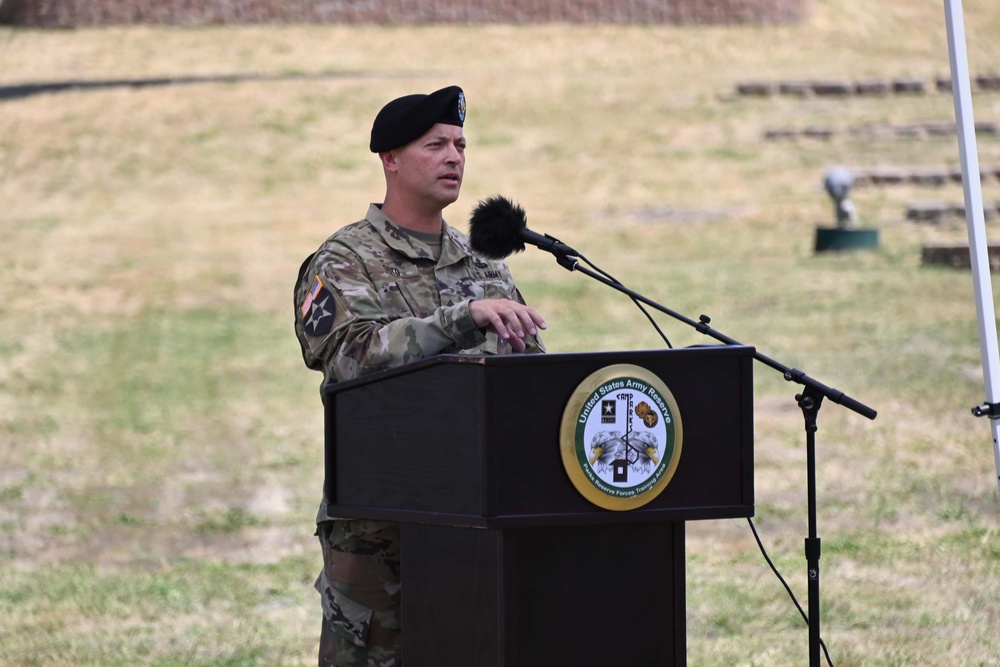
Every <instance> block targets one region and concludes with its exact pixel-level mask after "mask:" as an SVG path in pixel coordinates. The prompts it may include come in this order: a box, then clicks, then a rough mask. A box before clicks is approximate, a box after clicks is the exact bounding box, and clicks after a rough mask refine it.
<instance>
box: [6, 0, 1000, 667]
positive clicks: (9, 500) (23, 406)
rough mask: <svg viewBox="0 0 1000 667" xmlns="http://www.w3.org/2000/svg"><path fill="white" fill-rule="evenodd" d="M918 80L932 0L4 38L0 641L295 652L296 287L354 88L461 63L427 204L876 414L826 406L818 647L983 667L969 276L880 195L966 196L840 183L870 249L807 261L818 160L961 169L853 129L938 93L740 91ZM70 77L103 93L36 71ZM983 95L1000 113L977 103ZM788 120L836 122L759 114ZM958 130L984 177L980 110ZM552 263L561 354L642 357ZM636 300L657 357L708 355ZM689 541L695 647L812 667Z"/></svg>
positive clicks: (995, 531)
mask: <svg viewBox="0 0 1000 667" xmlns="http://www.w3.org/2000/svg"><path fill="white" fill-rule="evenodd" d="M965 18H966V26H967V32H968V44H969V59H970V64H971V69H972V71H973V74H997V73H1000V5H998V4H997V3H996V2H995V0H967V1H966V2H965ZM947 76H948V51H947V44H946V33H945V24H944V12H943V6H942V4H941V3H939V2H932V1H931V0H885V1H884V2H879V3H873V2H862V1H861V0H842V1H839V2H833V1H832V0H816V2H815V3H814V11H813V15H812V17H811V18H810V19H809V20H808V21H807V22H806V23H804V24H802V25H797V26H782V27H767V28H765V27H730V28H686V29H677V28H670V27H661V26H614V27H611V26H608V27H602V26H561V25H544V26H518V27H512V26H500V25H493V26H421V27H409V28H406V27H376V26H351V27H347V26H325V27H309V26H274V27H252V28H250V27H248V28H202V29H186V30H173V29H167V28H157V29H152V28H130V29H117V28H116V29H105V30H80V31H52V32H39V31H25V30H11V29H9V28H4V29H0V252H2V259H3V268H2V274H0V275H2V276H3V280H2V281H0V665H3V666H7V665H9V666H12V667H13V666H17V667H22V666H33V665H57V664H59V665H61V664H74V665H95V666H96V665H99V666H102V667H106V666H119V665H156V666H158V667H166V666H171V665H185V666H190V665H198V666H206V667H207V666H223V665H225V666H236V665H239V666H244V665H259V666H273V665H303V664H313V661H314V658H313V656H314V651H315V643H316V637H317V634H318V629H319V622H318V619H319V616H318V614H319V606H318V600H317V597H316V596H315V594H314V593H313V591H312V588H311V587H312V581H313V579H314V577H315V574H316V572H317V568H318V560H319V554H318V550H317V547H316V545H315V541H314V538H313V537H312V518H313V515H314V512H315V507H316V504H317V501H318V499H319V493H320V487H321V482H322V480H321V476H322V474H321V462H322V451H321V439H322V419H321V413H320V405H319V400H318V392H317V389H318V382H319V376H318V375H317V374H315V373H311V372H308V371H306V370H305V368H304V367H303V366H302V363H301V358H300V356H299V351H298V348H297V344H296V342H295V340H294V336H293V334H292V328H291V322H292V306H291V303H290V295H291V287H292V282H293V278H294V275H295V272H296V270H297V268H298V265H299V262H300V261H301V259H302V258H303V257H304V256H305V255H306V254H308V253H309V252H311V251H312V250H313V249H314V248H315V247H316V245H318V243H319V242H320V241H321V240H322V239H324V238H325V237H326V236H327V235H328V234H329V233H331V232H332V231H333V230H334V229H336V228H337V227H339V226H341V225H343V224H346V223H348V222H352V221H354V220H356V219H358V218H359V217H361V215H363V213H364V211H365V209H366V207H367V204H368V202H369V201H374V200H378V199H379V198H380V197H381V196H382V189H381V188H382V186H381V174H380V172H379V168H378V164H377V160H375V158H373V157H372V156H371V155H370V154H369V153H368V152H367V136H368V130H369V128H370V122H371V119H372V117H373V115H374V113H375V112H376V111H377V109H378V108H379V106H380V105H381V104H382V103H383V102H384V101H386V100H388V99H389V98H391V97H393V96H396V95H400V94H405V93H408V92H413V91H430V90H433V89H435V88H438V87H442V86H445V85H449V84H452V83H456V84H459V85H461V86H463V87H464V88H465V90H466V92H467V94H468V99H469V119H468V122H467V125H466V135H467V137H468V138H469V146H470V148H469V164H468V168H467V178H466V182H465V186H464V190H463V196H462V198H461V199H460V201H459V202H458V203H456V204H455V205H454V206H453V207H451V208H450V209H449V210H448V211H446V214H447V216H448V219H449V220H450V221H451V222H452V223H454V224H456V225H460V226H464V221H465V220H467V218H468V214H469V212H470V211H471V210H472V208H473V207H474V206H475V204H476V202H477V201H478V200H479V199H481V198H483V197H485V196H488V195H491V194H495V193H501V194H505V195H507V196H510V197H512V198H514V199H516V200H518V201H519V202H520V203H521V204H522V205H523V206H524V207H525V209H526V210H527V212H528V215H529V221H530V224H531V226H532V227H533V228H534V229H536V230H540V231H546V232H549V233H551V234H554V235H556V236H559V237H560V238H562V239H563V240H564V241H566V242H567V243H570V244H571V245H573V246H574V247H576V248H578V249H580V250H582V251H583V252H585V253H586V255H587V256H588V257H589V258H590V259H591V260H592V261H594V262H595V263H596V264H598V265H600V266H601V267H602V268H604V269H606V270H608V271H609V272H610V273H612V274H614V275H615V276H616V277H618V278H619V279H620V280H621V281H622V282H624V283H625V284H627V285H628V286H630V287H632V288H634V289H636V290H638V291H640V292H642V293H644V294H646V295H648V296H650V297H651V298H653V299H656V300H657V301H660V302H662V303H663V304H664V305H666V306H668V307H670V308H673V309H674V310H676V311H679V312H681V313H683V314H686V315H687V316H689V317H697V316H698V315H699V314H701V313H706V314H709V315H710V316H712V318H713V324H714V325H715V326H716V328H717V329H718V330H720V331H722V332H723V333H725V334H728V335H730V336H732V337H734V338H736V339H737V340H740V341H742V342H744V343H747V344H752V345H755V346H756V347H757V348H758V349H759V350H761V351H762V352H763V353H765V354H767V355H768V356H771V357H773V358H776V359H778V360H779V361H782V362H783V363H785V364H787V365H790V366H795V367H798V368H801V369H803V370H805V371H806V372H807V373H809V375H811V376H813V377H815V378H817V379H819V380H821V381H823V382H825V383H827V384H830V385H832V386H834V387H837V388H839V389H841V390H843V391H845V392H847V393H848V394H849V395H851V396H853V397H855V398H857V399H859V400H861V401H863V402H865V403H867V404H868V405H871V406H872V407H874V408H875V409H877V410H878V411H879V416H878V418H877V419H876V420H875V421H869V420H867V419H864V418H862V417H860V416H858V415H856V414H854V413H851V412H849V411H848V410H845V409H844V408H842V407H840V406H838V405H836V404H831V403H827V404H825V405H824V408H823V410H822V411H821V414H820V418H819V426H820V430H819V433H818V442H819V449H818V451H819V457H818V458H819V466H818V479H819V517H818V519H819V534H820V537H822V538H823V545H824V552H823V560H822V563H823V568H824V577H823V591H822V592H823V635H824V638H825V640H826V643H827V645H828V647H829V649H830V652H831V657H832V659H833V662H834V664H835V665H838V666H840V667H852V666H853V667H861V666H864V667H871V666H880V667H900V666H904V665H907V666H909V665H912V666H919V667H934V666H937V667H951V666H955V665H998V664H1000V658H998V657H997V656H998V655H1000V644H998V640H997V636H996V628H997V627H1000V502H998V497H997V487H996V481H995V469H994V463H993V455H992V449H991V442H990V434H989V427H988V424H987V423H985V421H984V420H977V419H975V418H973V417H972V416H971V414H970V411H969V408H971V407H972V406H973V405H976V404H978V403H980V402H981V401H982V400H983V387H982V374H981V371H980V369H979V348H978V341H977V333H976V314H975V305H974V300H973V293H972V282H971V278H970V276H969V274H968V272H966V271H962V270H953V269H948V268H942V267H934V266H925V265H922V263H921V259H920V252H921V247H922V245H923V244H925V243H929V242H963V241H964V240H965V238H966V233H965V229H964V224H963V223H962V221H961V220H957V221H955V222H954V223H953V224H936V225H930V224H919V223H914V222H912V221H907V220H906V219H905V210H906V205H907V204H908V203H909V202H913V201H927V200H941V201H953V202H955V203H960V202H961V200H962V192H961V187H960V186H959V185H958V184H954V183H951V184H946V185H941V186H935V187H928V186H922V185H913V184H900V185H891V186H865V187H860V186H859V187H858V188H856V189H855V191H854V192H853V197H852V198H853V200H854V202H855V205H856V207H857V210H858V214H859V221H860V223H861V224H863V225H865V226H871V227H877V228H878V229H879V232H880V246H879V248H878V250H877V251H869V252H855V253H840V254H836V253H835V254H825V253H824V254H816V253H814V252H813V240H814V229H815V227H816V225H817V224H829V223H830V222H831V221H832V215H833V213H832V206H831V204H830V201H829V199H828V197H827V195H826V194H825V192H824V191H823V188H822V186H821V181H822V178H823V175H824V173H825V171H826V170H827V169H829V168H831V167H834V166H847V167H850V168H854V169H857V170H872V169H877V168H889V167H900V168H914V169H916V168H924V169H930V168H938V167H949V168H955V167H957V166H958V147H957V142H956V141H955V138H954V136H945V137H940V136H931V137H920V138H917V137H911V136H902V135H896V134H892V133H889V134H888V135H887V134H885V133H882V134H878V135H877V136H873V135H871V134H866V133H864V132H859V131H857V130H858V129H859V128H866V127H868V128H871V127H883V128H885V127H904V126H909V125H913V124H916V123H925V122H932V121H934V122H948V121H951V122H953V121H954V109H953V106H952V100H951V96H950V95H948V94H946V93H939V92H937V91H935V90H934V87H933V84H931V85H930V90H929V91H928V92H927V93H926V94H923V95H886V96H881V97H857V96H851V97H806V98H799V97H792V96H787V95H775V96H771V97H767V98H751V97H746V96H739V95H737V94H735V87H736V85H737V83H739V82H742V81H750V80H753V81H771V82H777V81H803V80H832V81H858V80H869V79H887V80H888V79H892V78H916V79H921V80H925V81H928V82H933V81H934V79H935V78H936V77H947ZM181 77H186V78H187V79H186V80H185V81H184V82H178V83H176V84H174V85H148V86H135V85H132V86H130V85H119V84H116V85H112V84H111V82H115V81H119V82H120V81H123V80H156V79H160V78H181ZM226 77H228V78H226ZM59 82H92V83H93V82H105V84H106V85H92V86H91V87H89V88H81V87H77V88H70V89H66V90H61V91H50V92H43V93H38V94H28V93H30V92H31V89H30V88H27V87H26V86H28V85H29V84H45V83H50V84H51V83H59ZM19 86H20V88H18V87H19ZM17 91H20V93H21V94H14V93H15V92H17ZM974 103H975V114H976V120H977V121H980V122H984V123H989V122H997V123H1000V92H986V91H984V92H977V93H976V95H975V97H974ZM810 127H811V128H817V127H824V128H834V129H835V130H837V131H836V132H835V133H834V135H833V136H832V137H830V138H828V139H819V138H812V137H802V138H799V139H795V140H782V141H774V140H765V138H764V136H765V133H766V132H767V131H768V130H772V129H779V128H796V129H804V128H810ZM979 155H980V161H981V162H982V163H983V164H984V165H1000V137H998V136H993V135H990V134H986V133H984V134H982V135H981V136H980V138H979ZM984 197H985V198H986V200H987V201H988V202H991V203H992V202H995V201H997V200H1000V181H998V180H997V179H996V178H988V179H986V180H985V181H984ZM995 224H997V223H995V222H993V223H991V225H995ZM989 234H990V235H991V236H993V235H995V234H996V231H995V229H993V228H992V227H991V228H990V229H989ZM541 255H543V253H537V252H536V253H531V252H526V253H524V254H522V255H518V256H516V257H513V258H512V259H511V264H512V266H513V268H514V270H515V273H516V275H517V276H518V278H519V283H520V284H521V287H522V291H523V292H524V293H525V296H526V298H527V299H528V300H529V301H530V302H531V303H532V304H533V305H535V306H536V307H537V308H538V309H539V310H540V311H541V312H543V314H545V316H546V318H547V320H548V323H549V330H548V334H547V337H546V342H547V345H548V347H549V349H550V350H551V351H553V352H568V351H587V350H618V349H649V348H657V347H661V346H662V341H660V340H659V339H658V337H657V336H656V334H655V332H654V331H653V330H652V328H651V327H649V326H648V325H647V324H646V322H645V320H644V318H643V317H642V315H641V314H640V313H639V312H638V311H637V310H636V309H635V307H634V306H633V305H632V304H631V303H630V302H628V300H627V299H625V298H624V297H622V296H621V295H618V294H617V293H615V292H613V291H611V290H609V289H607V288H605V287H602V286H600V285H597V284H596V283H593V281H589V280H588V279H587V278H585V277H584V276H581V275H579V274H570V273H567V272H565V271H564V270H563V269H561V268H559V267H558V266H556V265H555V264H554V262H552V261H551V258H550V257H549V256H547V255H545V256H541ZM659 319H660V323H661V326H663V328H664V329H665V331H666V333H667V335H668V336H669V337H670V339H671V342H672V343H673V344H674V345H675V346H677V347H680V346H686V345H692V344H698V343H703V342H707V341H706V340H705V339H704V337H702V336H701V335H699V334H697V333H696V332H694V331H693V330H690V329H688V328H687V327H685V326H683V325H681V324H679V323H677V322H674V321H673V320H670V319H669V318H666V317H662V318H659ZM755 373H756V377H755V410H756V417H755V430H756V442H755V449H756V452H755V454H756V473H755V481H756V512H757V516H756V519H755V521H756V524H757V526H758V528H759V529H760V532H761V536H762V538H763V540H764V542H765V544H766V545H767V546H768V548H769V550H770V554H771V556H772V557H773V559H774V560H775V562H776V563H777V565H778V567H779V568H780V569H781V570H782V572H783V573H784V575H785V576H786V577H787V579H788V580H789V584H790V585H791V586H792V588H793V589H794V590H795V591H796V593H797V594H798V596H799V598H800V601H801V602H802V603H803V605H804V604H805V601H806V578H805V562H804V556H803V554H802V539H803V538H804V537H805V534H806V530H807V528H806V493H805V489H806V469H805V450H804V445H803V442H804V433H803V429H802V418H801V414H800V413H799V411H798V408H797V407H796V405H795V401H794V398H793V396H794V394H795V393H796V391H797V386H795V385H791V384H789V383H786V382H785V381H784V380H782V379H781V378H780V377H778V376H777V374H776V373H775V372H773V371H771V370H769V369H767V368H766V367H764V366H762V365H758V366H757V368H756V370H755ZM400 408H401V409H405V406H400ZM688 550H689V560H688V608H689V616H688V642H689V664H691V665H696V666H702V665H704V666H718V667H730V666H733V665H753V666H755V667H765V666H772V665H773V666H778V665H781V666H784V665H794V664H799V665H801V664H805V663H806V656H807V632H806V628H805V625H804V624H803V622H802V620H801V619H800V618H799V616H798V614H797V612H796V611H795V609H794V608H793V606H792V605H791V603H790V602H789V601H788V599H787V597H786V595H785V593H784V591H783V589H782V588H781V586H780V584H779V583H778V582H777V581H776V580H775V578H774V577H773V576H772V574H771V573H770V571H769V570H768V569H767V567H766V565H765V563H764V561H763V559H762V557H761V556H760V555H759V553H758V551H757V548H756V545H755V543H754V541H753V537H752V535H751V534H750V531H749V529H748V527H747V525H746V523H745V522H742V521H717V522H714V521H713V522H703V523H692V524H689V526H688Z"/></svg>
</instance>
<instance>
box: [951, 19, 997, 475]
mask: <svg viewBox="0 0 1000 667" xmlns="http://www.w3.org/2000/svg"><path fill="white" fill-rule="evenodd" d="M944 10H945V19H946V22H947V27H948V56H949V59H950V60H951V90H952V96H953V97H954V101H955V120H956V127H957V129H958V151H959V157H960V158H961V161H962V187H963V189H964V191H965V222H966V226H967V227H968V232H969V256H970V260H971V263H972V282H973V287H974V290H975V296H976V315H977V317H978V320H979V350H980V356H981V357H982V366H983V385H984V388H985V390H986V403H984V404H982V405H979V406H976V407H975V408H973V409H972V413H973V414H974V415H976V416H977V417H989V420H990V428H991V430H992V432H993V461H994V464H995V469H996V472H997V488H998V490H1000V444H998V443H1000V405H998V397H1000V384H998V383H1000V352H998V346H997V327H996V314H995V312H994V309H993V287H992V284H991V282H990V262H989V250H988V244H987V241H986V219H985V214H984V212H983V190H982V182H981V180H980V179H981V176H980V172H979V156H978V152H977V148H976V125H975V121H974V120H973V117H972V86H971V84H970V80H969V58H968V53H967V52H966V41H965V19H964V17H963V14H962V2H961V0H945V2H944Z"/></svg>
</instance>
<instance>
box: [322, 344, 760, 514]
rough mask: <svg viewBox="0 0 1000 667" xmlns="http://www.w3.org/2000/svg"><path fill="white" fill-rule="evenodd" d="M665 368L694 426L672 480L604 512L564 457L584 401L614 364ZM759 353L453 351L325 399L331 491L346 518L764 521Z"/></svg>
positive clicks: (688, 426)
mask: <svg viewBox="0 0 1000 667" xmlns="http://www.w3.org/2000/svg"><path fill="white" fill-rule="evenodd" d="M622 363H624V364H634V365H637V366H640V367H642V368H644V369H647V370H648V371H650V372H652V373H654V374H655V375H656V376H657V377H659V378H660V379H661V380H662V381H663V383H664V384H665V385H666V386H667V388H668V389H669V390H670V392H671V393H672V394H673V396H674V398H675V400H676V402H677V408H678V414H679V415H680V419H681V421H682V423H683V439H682V440H683V441H682V444H681V455H680V459H679V463H678V466H677V469H676V472H675V474H674V476H673V478H672V479H671V480H670V482H669V484H667V485H666V487H665V488H664V489H663V490H662V492H661V493H660V494H659V495H658V496H657V497H656V498H655V499H653V500H652V501H651V502H650V503H649V504H647V505H645V506H643V507H641V508H639V509H634V510H631V511H627V512H616V511H610V510H605V509H602V508H599V507H596V506H595V505H594V504H592V503H591V502H590V501H588V500H587V499H586V498H584V497H583V496H582V495H581V494H580V492H579V491H577V489H576V488H575V487H574V486H573V484H572V483H571V481H570V479H569V477H568V475H567V474H566V471H565V468H564V466H563V463H562V458H561V453H560V426H561V420H562V413H563V410H564V409H565V407H566V405H567V403H568V401H569V400H570V397H571V395H572V394H573V392H574V391H575V390H576V388H577V387H578V386H579V385H580V383H581V382H583V380H584V379H585V378H587V376H588V375H590V374H591V373H593V372H595V371H598V370H600V369H602V368H605V367H607V366H610V365H613V364H622ZM752 365H753V349H752V348H748V347H742V346H708V347H698V348H687V349H682V350H663V351H652V352H615V353H594V354H544V355H509V356H504V357H457V356H442V357H436V358H434V359H430V360H425V361H423V362H419V363H417V364H413V365H411V366H408V367H401V368H399V369H393V370H392V371H387V372H385V373H381V374H378V375H377V376H372V377H371V378H366V379H363V380H357V381H353V382H351V383H346V384H344V385H342V386H341V385H333V386H331V387H329V388H328V390H327V392H326V393H325V403H326V415H327V430H326V432H327V444H326V473H327V477H326V484H327V487H326V491H327V496H328V498H329V499H330V501H331V503H332V506H333V511H334V513H335V514H336V515H338V516H345V517H358V518H372V519H384V520H394V521H416V522H422V523H437V524H446V525H468V526H518V525H524V526H530V525H573V524H595V523H616V522H636V521H654V520H655V521H663V520H669V521H674V520H691V519H717V518H734V517H747V516H752V515H753V420H752V415H753V378H752Z"/></svg>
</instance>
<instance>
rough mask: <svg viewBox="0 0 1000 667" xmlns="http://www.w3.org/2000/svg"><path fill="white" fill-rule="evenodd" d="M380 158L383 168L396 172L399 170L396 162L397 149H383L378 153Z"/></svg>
mask: <svg viewBox="0 0 1000 667" xmlns="http://www.w3.org/2000/svg"><path fill="white" fill-rule="evenodd" d="M378 159H379V160H381V161H382V168H383V169H385V170H386V171H389V172H393V173H395V172H396V171H397V170H398V166H397V164H396V151H383V152H381V153H379V154H378Z"/></svg>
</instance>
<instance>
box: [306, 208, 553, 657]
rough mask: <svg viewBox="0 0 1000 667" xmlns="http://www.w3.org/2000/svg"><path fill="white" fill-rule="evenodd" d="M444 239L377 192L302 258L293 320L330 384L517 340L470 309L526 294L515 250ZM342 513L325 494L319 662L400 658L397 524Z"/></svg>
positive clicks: (454, 233) (494, 349)
mask: <svg viewBox="0 0 1000 667" xmlns="http://www.w3.org/2000/svg"><path fill="white" fill-rule="evenodd" d="M436 251H437V249H436V248H434V247H432V246H431V245H429V244H428V243H426V242H425V241H423V240H421V239H420V238H419V237H418V236H416V235H411V234H410V233H408V232H406V231H405V230H404V229H402V228H400V227H398V226H396V225H395V224H393V223H392V222H391V221H390V220H389V219H388V218H386V217H385V215H383V214H382V211H381V209H380V207H379V206H378V205H376V204H372V205H371V207H369V209H368V214H367V216H366V218H365V219H364V220H361V221H359V222H356V223H354V224H352V225H348V226H346V227H344V228H343V229H341V230H339V231H338V232H336V233H335V234H334V235H333V236H331V237H330V238H329V239H327V240H326V242H325V243H323V245H322V246H320V248H319V250H317V251H316V253H314V254H313V255H311V256H310V257H309V258H307V259H306V261H305V262H303V264H302V267H301V269H300V271H299V281H298V284H297V286H296V290H295V331H296V335H297V336H298V338H299V342H300V344H301V346H302V355H303V359H304V360H305V363H306V365H307V366H308V367H309V368H312V369H314V370H318V371H321V372H322V373H323V384H326V383H327V382H337V381H343V380H349V379H352V378H356V377H360V376H362V375H365V374H367V373H372V372H374V371H378V370H382V369H385V368H390V367H393V366H399V365H401V364H405V363H407V362H410V361H414V360H417V359H422V358H424V357H429V356H433V355H435V354H440V353H462V354H509V353H511V352H512V349H511V347H510V344H509V343H508V342H507V341H504V340H503V339H502V338H500V337H499V336H498V335H497V334H496V333H495V332H492V331H489V332H485V333H484V332H483V331H481V330H480V329H478V328H477V327H476V326H475V324H474V323H473V321H472V317H471V315H470V314H469V302H470V301H472V300H474V299H498V298H508V299H511V300H516V301H519V302H521V303H524V301H523V299H522V298H521V294H520V292H518V290H517V288H516V287H515V286H514V281H513V279H512V278H511V275H510V270H509V269H508V267H507V264H506V262H503V261H497V260H487V259H484V258H482V257H479V256H478V255H475V254H474V253H473V251H472V249H471V247H470V246H469V241H468V238H466V236H465V235H464V234H462V233H461V232H459V231H458V230H456V229H454V228H452V227H450V226H448V225H447V224H445V225H444V231H443V234H442V236H441V247H440V251H439V252H440V254H439V256H437V259H436V260H435V256H436V254H437V252H436ZM525 344H526V349H525V352H544V351H545V350H544V347H543V345H542V343H541V341H540V340H539V339H538V338H537V337H531V336H528V337H527V338H526V339H525ZM334 519H335V517H333V516H330V515H329V514H328V512H327V500H326V498H324V499H323V502H322V504H321V505H320V508H319V514H318V515H317V518H316V522H317V524H318V530H317V535H318V536H319V538H320V542H321V544H322V547H323V563H324V567H323V572H322V573H321V574H320V576H319V579H318V580H317V581H316V589H317V590H318V591H319V593H320V596H321V598H322V604H323V615H324V623H323V634H322V636H321V640H320V664H321V665H327V664H328V665H334V664H339V665H341V667H348V666H352V665H366V664H367V665H376V666H387V665H393V666H394V667H398V666H399V665H400V659H399V654H400V619H399V596H400V582H399V526H398V525H397V524H393V523H385V522H377V521H367V520H345V519H336V520H334ZM334 652H335V653H336V659H334V658H333V657H332V654H333V653H334Z"/></svg>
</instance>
